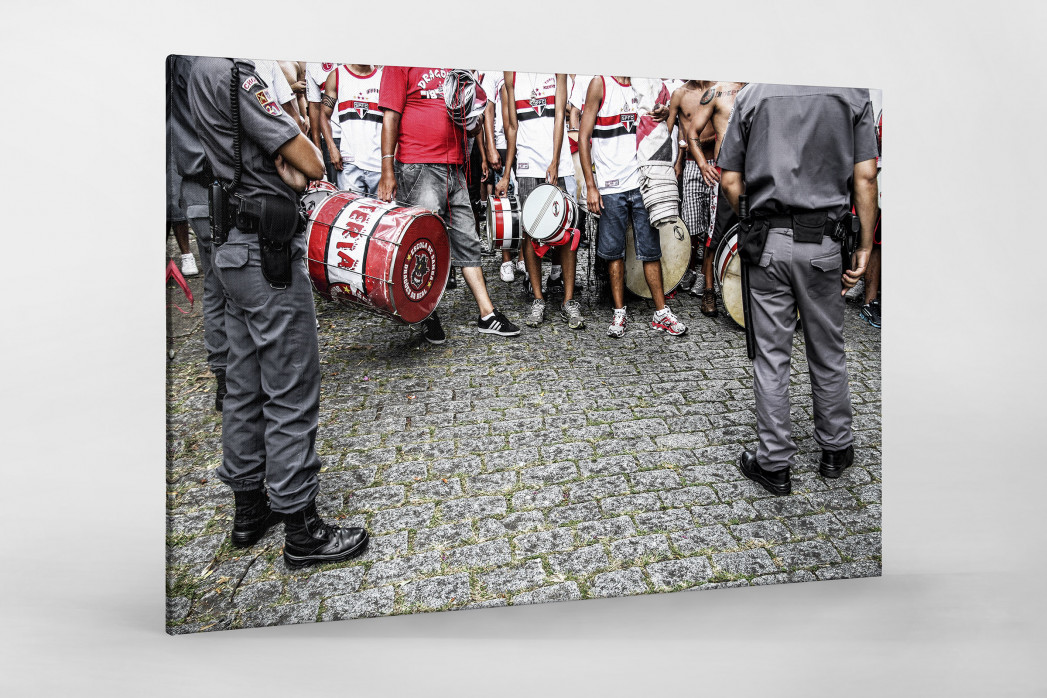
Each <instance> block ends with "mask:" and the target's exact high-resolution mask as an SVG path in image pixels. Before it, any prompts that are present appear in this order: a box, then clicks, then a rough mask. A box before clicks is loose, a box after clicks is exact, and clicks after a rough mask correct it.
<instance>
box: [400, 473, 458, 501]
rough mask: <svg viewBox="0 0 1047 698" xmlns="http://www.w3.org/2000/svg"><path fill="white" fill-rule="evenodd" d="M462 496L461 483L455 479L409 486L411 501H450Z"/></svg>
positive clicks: (437, 480) (449, 478)
mask: <svg viewBox="0 0 1047 698" xmlns="http://www.w3.org/2000/svg"><path fill="white" fill-rule="evenodd" d="M461 496H462V483H461V482H459V481H458V478H456V477H445V478H438V479H436V480H429V481H427V482H418V483H415V484H414V485H412V486H411V501H419V500H427V499H431V500H436V501H441V500H445V499H452V498H454V497H461Z"/></svg>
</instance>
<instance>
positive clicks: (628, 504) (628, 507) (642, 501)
mask: <svg viewBox="0 0 1047 698" xmlns="http://www.w3.org/2000/svg"><path fill="white" fill-rule="evenodd" d="M600 508H601V509H602V510H603V512H604V514H606V515H607V516H618V515H620V514H627V513H630V512H639V511H661V509H662V500H661V499H659V498H658V495H656V494H653V493H651V492H647V493H645V494H627V495H625V496H622V497H605V498H604V499H602V500H601V501H600Z"/></svg>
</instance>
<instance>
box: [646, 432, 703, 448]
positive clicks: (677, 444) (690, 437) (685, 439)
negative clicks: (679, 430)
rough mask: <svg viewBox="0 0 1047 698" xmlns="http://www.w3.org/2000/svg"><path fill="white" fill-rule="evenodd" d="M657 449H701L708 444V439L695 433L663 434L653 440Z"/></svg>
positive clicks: (699, 433) (701, 434) (700, 433)
mask: <svg viewBox="0 0 1047 698" xmlns="http://www.w3.org/2000/svg"><path fill="white" fill-rule="evenodd" d="M654 442H655V443H656V444H657V445H658V448H662V449H666V448H701V447H702V446H705V445H707V444H708V443H709V437H707V436H706V435H705V434H704V433H702V432H699V431H696V432H691V433H687V434H663V435H661V436H659V437H657V438H655V440H654Z"/></svg>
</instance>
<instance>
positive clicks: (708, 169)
mask: <svg viewBox="0 0 1047 698" xmlns="http://www.w3.org/2000/svg"><path fill="white" fill-rule="evenodd" d="M698 169H699V170H701V171H702V179H704V180H705V183H706V184H708V185H709V186H710V187H711V186H713V185H714V184H716V183H717V182H719V181H720V173H719V172H717V171H716V168H715V167H713V166H712V165H710V164H709V161H708V160H707V161H706V162H705V167H702V166H701V165H700V164H699V165H698Z"/></svg>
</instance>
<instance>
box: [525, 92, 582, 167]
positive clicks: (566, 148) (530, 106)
mask: <svg viewBox="0 0 1047 698" xmlns="http://www.w3.org/2000/svg"><path fill="white" fill-rule="evenodd" d="M513 93H514V97H515V99H516V105H515V108H516V176H517V177H536V178H538V179H545V171H546V170H547V169H549V164H550V163H551V162H552V159H553V157H552V156H553V128H554V126H555V125H556V76H555V75H554V74H552V73H515V76H514V78H513ZM566 123H567V118H566V114H565V115H564V124H566ZM573 174H574V164H573V162H572V160H571V147H570V144H568V142H567V134H566V133H565V134H564V138H563V143H562V144H561V147H560V160H559V167H558V170H557V173H556V175H557V176H558V177H567V176H570V175H573Z"/></svg>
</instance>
